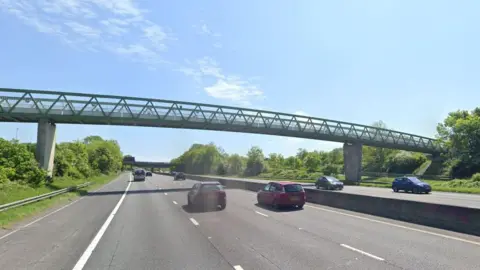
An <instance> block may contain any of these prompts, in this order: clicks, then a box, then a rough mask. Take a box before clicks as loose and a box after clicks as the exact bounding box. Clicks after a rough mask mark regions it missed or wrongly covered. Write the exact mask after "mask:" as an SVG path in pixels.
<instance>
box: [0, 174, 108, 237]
mask: <svg viewBox="0 0 480 270" xmlns="http://www.w3.org/2000/svg"><path fill="white" fill-rule="evenodd" d="M113 182H116V180H113V181H111V182H110V183H108V184H106V185H104V186H102V187H100V188H98V189H96V190H94V191H92V192H97V191H99V190H100V189H102V188H105V187H106V186H108V185H110V184H112V183H113ZM84 198H85V197H81V198H78V199H76V200H75V201H73V202H70V203H69V204H67V205H64V206H62V207H60V208H58V209H57V210H55V211H53V212H50V213H48V214H46V215H44V216H42V217H39V218H37V219H35V220H34V221H32V222H30V223H28V224H26V225H23V226H21V227H18V228H17V229H15V230H13V231H11V232H9V233H7V234H5V235H2V236H1V237H0V240H2V239H4V238H7V237H8V236H10V235H12V234H14V233H16V232H18V231H20V230H23V229H25V228H27V227H29V226H31V225H33V224H35V223H37V222H39V221H41V220H42V219H44V218H46V217H49V216H51V215H53V214H55V213H57V212H60V210H63V209H65V208H67V207H69V206H72V205H73V204H75V203H77V202H79V201H81V200H82V199H84Z"/></svg>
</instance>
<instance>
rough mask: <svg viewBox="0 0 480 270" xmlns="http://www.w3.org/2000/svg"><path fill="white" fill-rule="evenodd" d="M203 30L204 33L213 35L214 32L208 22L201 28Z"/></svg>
mask: <svg viewBox="0 0 480 270" xmlns="http://www.w3.org/2000/svg"><path fill="white" fill-rule="evenodd" d="M200 29H201V30H202V33H203V34H207V35H211V34H212V32H211V31H210V29H208V26H207V25H206V24H203V25H202V27H201V28H200Z"/></svg>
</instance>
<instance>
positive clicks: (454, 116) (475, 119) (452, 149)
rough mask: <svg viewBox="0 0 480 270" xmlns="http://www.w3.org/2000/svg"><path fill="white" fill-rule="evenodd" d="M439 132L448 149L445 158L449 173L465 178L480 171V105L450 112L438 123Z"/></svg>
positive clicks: (439, 136)
mask: <svg viewBox="0 0 480 270" xmlns="http://www.w3.org/2000/svg"><path fill="white" fill-rule="evenodd" d="M437 132H438V138H439V139H440V140H441V141H442V142H443V143H444V144H445V146H446V148H447V149H448V153H447V154H446V155H445V158H446V159H447V162H446V165H447V172H448V173H449V174H451V175H452V176H453V177H460V178H463V177H470V176H472V175H473V174H474V173H475V172H478V171H480V107H477V108H475V109H474V110H473V111H471V112H469V111H466V110H458V111H455V112H451V113H449V114H448V116H447V118H446V119H445V120H444V121H443V123H440V124H438V126H437Z"/></svg>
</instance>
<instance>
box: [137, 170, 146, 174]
mask: <svg viewBox="0 0 480 270" xmlns="http://www.w3.org/2000/svg"><path fill="white" fill-rule="evenodd" d="M144 173H145V171H144V170H136V171H135V174H144Z"/></svg>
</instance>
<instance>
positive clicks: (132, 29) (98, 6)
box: [0, 0, 173, 64]
mask: <svg viewBox="0 0 480 270" xmlns="http://www.w3.org/2000/svg"><path fill="white" fill-rule="evenodd" d="M137 3H141V2H140V1H135V0H50V1H45V0H42V1H30V0H0V10H3V11H4V12H6V13H10V14H12V15H13V16H15V17H17V18H18V19H19V20H21V21H22V22H24V23H25V24H26V25H29V26H31V27H33V28H35V29H36V30H37V31H39V32H41V33H45V34H50V35H53V36H55V37H57V38H59V39H60V40H61V41H62V42H64V43H66V44H69V45H71V46H73V47H75V48H78V49H88V50H91V51H107V52H112V53H116V54H118V55H122V56H128V57H129V58H130V59H132V60H134V61H137V62H144V63H148V64H157V63H161V62H163V60H162V53H163V52H165V51H166V50H167V48H168V47H167V42H168V41H170V40H173V38H171V37H170V33H167V31H165V30H164V29H163V28H162V27H161V26H160V25H157V24H155V23H154V22H152V21H150V20H148V19H147V18H146V17H145V16H146V14H147V13H148V10H143V9H141V8H139V4H137Z"/></svg>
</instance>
